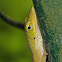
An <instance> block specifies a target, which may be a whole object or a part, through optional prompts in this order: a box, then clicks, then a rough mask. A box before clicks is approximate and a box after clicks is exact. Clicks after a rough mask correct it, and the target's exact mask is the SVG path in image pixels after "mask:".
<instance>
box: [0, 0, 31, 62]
mask: <svg viewBox="0 0 62 62" xmlns="http://www.w3.org/2000/svg"><path fill="white" fill-rule="evenodd" d="M31 6H32V0H0V11H1V12H3V13H4V14H5V15H7V16H8V17H10V18H12V19H14V20H16V21H18V22H20V23H23V24H24V19H25V18H26V17H27V15H28V13H29V10H30V8H31ZM0 62H32V57H31V53H30V50H29V47H28V44H27V40H26V35H25V31H24V30H21V29H18V28H16V27H13V26H11V25H8V24H6V23H5V22H4V21H3V20H2V19H0Z"/></svg>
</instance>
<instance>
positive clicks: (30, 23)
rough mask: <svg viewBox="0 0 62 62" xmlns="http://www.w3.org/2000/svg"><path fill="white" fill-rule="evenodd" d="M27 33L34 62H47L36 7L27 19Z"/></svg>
mask: <svg viewBox="0 0 62 62" xmlns="http://www.w3.org/2000/svg"><path fill="white" fill-rule="evenodd" d="M25 32H26V37H27V40H28V45H29V48H30V50H31V53H32V58H33V62H46V50H45V46H44V42H43V39H42V35H41V32H40V29H39V26H38V22H37V16H36V13H35V9H34V7H32V8H31V10H30V12H29V15H28V17H27V18H26V19H25Z"/></svg>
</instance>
